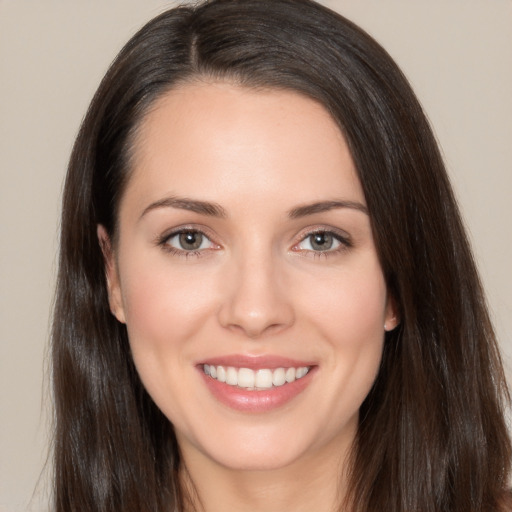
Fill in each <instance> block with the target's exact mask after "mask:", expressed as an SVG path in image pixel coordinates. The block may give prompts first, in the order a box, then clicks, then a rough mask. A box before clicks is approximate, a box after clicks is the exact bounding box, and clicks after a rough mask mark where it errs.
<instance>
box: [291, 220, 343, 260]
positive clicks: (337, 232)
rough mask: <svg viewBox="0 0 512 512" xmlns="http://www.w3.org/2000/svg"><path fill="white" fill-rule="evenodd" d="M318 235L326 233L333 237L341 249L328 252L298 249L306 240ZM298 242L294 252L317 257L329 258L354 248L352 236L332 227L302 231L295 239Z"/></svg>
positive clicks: (293, 248)
mask: <svg viewBox="0 0 512 512" xmlns="http://www.w3.org/2000/svg"><path fill="white" fill-rule="evenodd" d="M316 233H326V234H330V235H332V236H333V237H334V238H335V239H336V240H337V241H338V242H339V243H340V245H339V247H337V248H335V249H330V250H326V251H312V250H308V249H299V248H297V247H298V245H299V244H301V243H302V242H304V240H306V238H308V237H309V236H311V235H314V234H316ZM295 238H296V241H295V242H294V244H293V246H292V249H291V250H292V251H294V252H305V253H314V255H315V256H328V255H332V254H337V253H340V252H343V251H345V250H347V249H349V248H351V247H352V246H353V243H352V239H351V236H350V235H349V234H348V233H347V232H346V231H344V230H341V229H339V228H334V227H332V226H315V227H311V226H310V227H307V228H304V229H302V230H301V231H300V232H299V233H298V234H297V236H296V237H295Z"/></svg>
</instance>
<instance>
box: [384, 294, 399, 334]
mask: <svg viewBox="0 0 512 512" xmlns="http://www.w3.org/2000/svg"><path fill="white" fill-rule="evenodd" d="M399 324H400V313H399V311H398V304H397V302H396V300H395V298H394V297H392V296H390V297H388V303H387V305H386V318H385V320H384V330H385V331H387V332H389V331H392V330H393V329H395V328H396V327H397V326H398V325H399Z"/></svg>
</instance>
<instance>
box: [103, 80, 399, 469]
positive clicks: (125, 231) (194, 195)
mask: <svg viewBox="0 0 512 512" xmlns="http://www.w3.org/2000/svg"><path fill="white" fill-rule="evenodd" d="M98 233H99V236H100V238H102V239H106V234H105V232H104V230H103V228H102V227H101V226H100V227H99V230H98ZM107 242H108V241H107ZM107 277H108V282H109V293H110V302H111V309H112V311H113V313H114V314H115V315H116V317H117V318H118V320H119V321H121V322H124V323H126V326H127V330H128V336H129V340H130V345H131V349H132V352H133V358H134V361H135V365H136V367H137V370H138V372H139V375H140V378H141V379H142V382H143V383H144V385H145V387H146V389H147V391H148V393H149V394H150V396H151V397H152V398H153V400H154V401H155V403H156V404H157V406H158V407H159V408H160V409H161V410H162V412H163V413H164V414H165V415H166V416H167V418H168V419H169V420H170V421H171V422H172V423H173V424H174V427H175V430H176V435H177V439H178V442H179V445H180V448H181V450H182V452H183V456H184V457H185V459H188V460H204V461H208V462H209V463H211V464H217V465H221V466H223V467H228V468H237V469H272V468H281V467H284V466H287V465H289V464H292V463H294V462H297V461H301V460H302V461H306V460H308V461H311V460H312V459H314V458H315V457H325V456H326V454H339V453H340V450H341V449H342V448H343V447H348V446H349V445H350V443H351V442H352V441H353V439H354V435H355V432H356V428H357V421H358V410H359V407H360V405H361V403H362V401H363V400H364V398H365V397H366V395H367V394H368V392H369V390H370V388H371V386H372V384H373V381H374V379H375V377H376V374H377V371H378V367H379V363H380V360H381V354H382V347H383V338H384V331H385V327H384V325H385V324H386V328H388V329H390V328H393V327H394V326H395V324H396V318H395V314H394V310H393V304H392V301H391V300H390V299H389V298H388V294H387V289H386V284H385V281H384V278H383V274H382V271H381V268H380V265H379V261H378V258H377V254H376V250H375V246H374V242H373V238H372V231H371V227H370V220H369V217H368V214H367V211H366V205H365V198H364V195H363V192H362V188H361V184H360V182H359V180H358V178H357V175H356V172H355V168H354V164H353V161H352V158H351V155H350V153H349V150H348V147H347V144H346V142H345V140H344V138H343V136H342V134H341V132H340V130H339V129H338V127H337V125H336V124H335V122H334V121H333V120H332V118H331V117H330V116H329V114H328V113H327V112H326V111H325V110H324V108H323V107H321V106H320V105H319V104H317V103H316V102H314V101H313V100H310V99H307V98H305V97H304V96H301V95H299V94H296V93H293V92H289V91H288V92H284V91H275V90H273V91H267V92H262V91H253V90H249V89H244V88H240V87H237V86H234V85H230V84H226V83H210V84H206V83H201V84H188V85H184V86H182V87H180V88H177V89H175V90H173V91H171V92H169V93H167V95H166V96H164V97H163V98H161V99H160V100H159V101H158V102H157V103H156V104H155V106H154V108H153V109H152V110H151V112H150V113H149V114H148V115H147V117H146V118H145V120H144V122H143V124H142V126H141V129H140V132H139V134H138V137H137V140H136V145H135V158H134V162H133V172H132V174H131V176H130V179H129V182H128V185H127V188H126V191H125V193H124V196H123V198H122V200H121V203H120V210H119V237H118V241H117V242H116V245H115V247H113V248H112V251H111V252H110V256H109V257H108V261H107Z"/></svg>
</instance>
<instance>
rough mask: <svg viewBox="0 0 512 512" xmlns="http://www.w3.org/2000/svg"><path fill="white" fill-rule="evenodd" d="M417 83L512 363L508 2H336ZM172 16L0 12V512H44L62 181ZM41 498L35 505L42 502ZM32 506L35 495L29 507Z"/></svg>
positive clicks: (511, 43) (110, 6)
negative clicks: (92, 126)
mask: <svg viewBox="0 0 512 512" xmlns="http://www.w3.org/2000/svg"><path fill="white" fill-rule="evenodd" d="M324 3H325V4H327V5H329V6H330V7H332V8H334V9H337V10H338V11H340V12H341V13H342V14H344V15H346V16H347V17H348V18H350V19H352V20H353V21H355V22H356V23H358V24H360V25H361V26H362V27H363V28H365V29H366V30H367V31H368V32H370V33H371V34H372V35H373V36H374V37H375V38H376V39H377V40H378V41H379V42H381V43H382V44H383V46H384V47H385V48H386V49H387V50H388V51H389V52H390V54H391V55H392V56H393V57H394V58H395V59H396V60H397V62H398V63H399V65H400V66H401V67H402V69H403V70H404V72H405V74H406V75H407V76H408V77H409V79H410V80H411V82H412V85H413V87H414V88H415V90H416V92H417V94H418V96H419V98H420V100H421V102H422V103H423V105H424V107H425V110H426V111H427V114H428V116H429V118H430V119H431V121H432V124H433V126H434V129H435V132H436V134H437V136H438V139H439V142H440V144H441V146H442V149H443V152H444V155H445V159H446V162H447V166H448V169H449V172H450V175H451V177H452V180H453V183H454V186H455V190H456V194H457V196H458V198H459V201H460V204H461V208H462V211H463V214H464V217H465V220H466V224H467V227H468V229H469V232H470V236H471V239H472V242H473V245H474V251H475V254H476V257H477V261H478V263H479V266H480V270H481V274H482V277H483V280H484V284H485V286H486V289H487V293H488V298H489V302H490V306H491V310H492V313H493V316H494V320H495V324H496V327H497V332H498V335H499V338H500V342H501V344H502V347H503V352H504V358H505V363H506V366H507V371H508V372H509V375H512V373H510V367H511V363H510V361H511V357H512V270H511V262H512V236H511V235H512V228H511V223H512V207H511V202H510V195H511V192H512V93H511V91H512V2H511V1H510V0H429V1H424V2H420V1H411V0H352V1H349V0H330V1H325V2H324ZM169 5H172V3H171V2H163V1H157V0H140V1H134V0H116V1H114V0H102V1H100V0H81V1H79V0H75V1H69V0H68V1H66V0H60V1H57V0H38V1H37V0H36V1H34V0H33V1H29V0H0V219H1V221H0V222H1V224H0V244H1V245H0V247H1V251H0V279H1V283H0V290H1V291H0V315H1V317H0V329H1V330H0V418H1V420H0V511H2V512H18V511H25V510H34V511H46V510H48V505H47V501H48V485H47V483H48V481H47V475H46V476H45V474H43V477H42V478H41V480H40V482H39V485H38V486H37V490H35V489H36V483H37V481H38V479H39V476H40V474H41V472H42V469H43V466H44V462H45V460H46V457H47V454H48V450H49V418H50V417H51V412H50V411H51V409H50V405H51V400H50V395H49V392H48V375H47V372H48V369H47V361H46V357H47V350H48V332H49V316H50V308H51V303H52V294H53V288H54V283H53V282H54V275H55V268H56V253H57V232H58V230H57V225H58V215H59V202H60V196H61V186H62V180H63V177H64V173H65V168H66V163H67V159H68V156H69V153H70V150H71V146H72V143H73V139H74V137H75V135H76V133H77V130H78V126H79V124H80V121H81V119H82V117H83V115H84V113H85V110H86V108H87V105H88V103H89V101H90V99H91V97H92V95H93V92H94V90H95V88H96V87H97V85H98V83H99V80H100V79H101V77H102V75H103V74H104V72H105V71H106V69H107V66H108V64H109V63H110V61H111V60H112V59H113V57H114V56H115V54H116V53H117V52H118V50H119V49H120V48H121V46H122V44H124V42H126V41H127V40H128V38H129V37H130V36H131V35H132V34H133V33H134V32H135V30H136V29H138V28H139V27H140V26H141V25H142V24H143V23H144V22H145V21H147V20H149V19H150V18H151V17H153V16H154V15H156V14H158V13H159V12H161V11H162V10H163V9H164V8H165V6H169ZM34 490H35V492H34ZM33 493H34V494H33Z"/></svg>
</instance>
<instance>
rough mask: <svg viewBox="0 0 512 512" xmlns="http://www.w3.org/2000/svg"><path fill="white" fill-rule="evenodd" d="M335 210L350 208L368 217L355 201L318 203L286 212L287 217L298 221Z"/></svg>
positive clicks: (366, 209) (362, 205)
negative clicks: (301, 218) (308, 216)
mask: <svg viewBox="0 0 512 512" xmlns="http://www.w3.org/2000/svg"><path fill="white" fill-rule="evenodd" d="M337 208H350V209H351V210H357V211H359V212H362V213H364V214H366V215H368V208H366V206H365V205H364V204H362V203H358V202H357V201H319V202H317V203H311V204H306V205H303V206H297V207H296V208H293V209H291V210H290V211H289V212H288V217H290V218H291V219H298V218H300V217H306V216H307V215H313V214H315V213H322V212H328V211H329V210H335V209H337Z"/></svg>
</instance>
